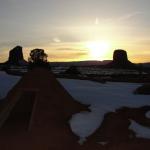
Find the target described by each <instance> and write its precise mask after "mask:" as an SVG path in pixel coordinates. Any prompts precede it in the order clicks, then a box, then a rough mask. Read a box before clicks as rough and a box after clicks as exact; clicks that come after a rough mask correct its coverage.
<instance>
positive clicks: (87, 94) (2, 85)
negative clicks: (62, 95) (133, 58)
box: [0, 72, 150, 141]
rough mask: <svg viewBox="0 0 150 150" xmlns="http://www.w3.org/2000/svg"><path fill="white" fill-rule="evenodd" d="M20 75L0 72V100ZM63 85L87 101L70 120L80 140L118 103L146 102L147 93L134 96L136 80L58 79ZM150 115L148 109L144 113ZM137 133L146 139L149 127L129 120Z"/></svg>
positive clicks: (120, 104)
mask: <svg viewBox="0 0 150 150" xmlns="http://www.w3.org/2000/svg"><path fill="white" fill-rule="evenodd" d="M19 79H20V77H15V76H11V75H7V74H6V73H4V72H0V99H2V98H4V97H5V96H6V94H7V93H8V91H9V90H10V89H11V88H12V87H13V86H14V85H15V84H16V83H17V82H18V80H19ZM58 80H59V81H60V83H61V84H62V85H63V86H64V88H65V89H66V90H67V91H68V92H69V93H70V94H71V95H72V96H73V97H74V98H75V99H76V100H77V101H79V102H81V103H83V104H90V105H91V106H90V109H91V112H80V113H78V114H75V115H73V117H72V119H71V120H70V125H71V128H72V131H73V132H74V133H75V134H76V135H78V136H79V137H80V140H81V141H84V140H86V137H88V136H89V135H91V134H92V133H93V132H94V131H95V130H96V129H97V128H98V127H99V126H100V124H101V123H102V121H103V117H104V115H105V114H106V113H108V112H110V111H115V110H116V109H118V108H120V107H122V106H128V107H141V106H145V105H150V96H146V95H134V94H133V91H134V90H135V89H136V88H137V87H138V86H140V84H136V83H113V82H108V83H106V84H101V83H97V82H92V81H86V80H73V79H58ZM146 117H147V118H150V112H148V113H147V114H146ZM130 128H132V129H133V130H134V131H135V132H136V133H137V136H138V137H139V136H141V137H145V138H150V128H145V127H143V126H141V125H139V124H137V123H136V122H134V121H132V124H131V126H130Z"/></svg>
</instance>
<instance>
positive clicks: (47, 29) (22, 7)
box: [0, 0, 150, 62]
mask: <svg viewBox="0 0 150 150" xmlns="http://www.w3.org/2000/svg"><path fill="white" fill-rule="evenodd" d="M149 6H150V0H0V62H3V61H5V60H7V59H8V53H9V50H10V49H12V48H13V47H15V46H16V45H21V46H22V47H23V53H24V57H25V59H27V58H28V56H29V53H30V51H31V50H32V49H34V48H42V49H44V50H45V52H46V53H47V54H48V56H49V57H48V59H49V61H78V60H110V59H112V56H113V51H114V50H115V49H124V50H126V51H127V52H128V57H129V60H131V61H132V62H150V28H149V27H150V19H149V18H150V9H149Z"/></svg>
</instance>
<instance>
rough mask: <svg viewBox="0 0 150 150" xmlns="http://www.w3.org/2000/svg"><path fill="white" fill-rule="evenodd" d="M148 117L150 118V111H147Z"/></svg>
mask: <svg viewBox="0 0 150 150" xmlns="http://www.w3.org/2000/svg"><path fill="white" fill-rule="evenodd" d="M146 117H147V118H149V119H150V111H148V112H147V113H146Z"/></svg>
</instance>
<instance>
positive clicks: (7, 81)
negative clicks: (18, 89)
mask: <svg viewBox="0 0 150 150" xmlns="http://www.w3.org/2000/svg"><path fill="white" fill-rule="evenodd" d="M19 79H20V77H18V76H12V75H8V74H6V73H5V72H2V71H0V100H1V99H3V98H4V97H5V96H6V95H7V93H8V91H9V90H11V89H12V87H13V86H14V85H15V84H16V83H17V82H18V80H19Z"/></svg>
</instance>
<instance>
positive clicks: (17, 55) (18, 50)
mask: <svg viewBox="0 0 150 150" xmlns="http://www.w3.org/2000/svg"><path fill="white" fill-rule="evenodd" d="M6 63H7V64H9V65H25V64H27V62H26V61H25V60H24V58H23V53H22V47H21V46H16V47H15V48H13V49H12V50H10V52H9V58H8V61H7V62H6Z"/></svg>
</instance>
